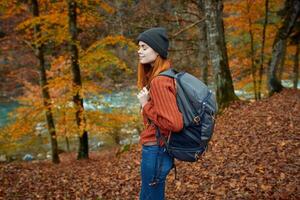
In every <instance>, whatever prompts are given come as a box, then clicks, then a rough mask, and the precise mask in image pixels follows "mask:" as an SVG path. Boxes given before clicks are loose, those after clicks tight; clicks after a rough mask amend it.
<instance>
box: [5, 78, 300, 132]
mask: <svg viewBox="0 0 300 200" xmlns="http://www.w3.org/2000/svg"><path fill="white" fill-rule="evenodd" d="M281 83H282V85H283V86H284V87H286V88H291V87H293V82H292V81H290V80H282V81H281ZM298 89H300V81H299V82H298ZM235 93H236V95H237V96H238V97H241V98H242V99H253V98H254V95H253V93H252V92H250V93H249V92H246V91H244V90H235ZM136 94H137V91H136V90H134V89H127V90H124V91H119V92H113V93H111V94H105V95H103V96H102V97H101V98H94V99H85V100H84V108H85V109H86V110H101V111H104V112H107V113H109V112H112V110H113V109H115V108H120V109H126V110H127V111H128V112H130V111H132V110H135V109H136V108H138V107H139V102H138V99H137V97H136ZM18 106H19V104H18V103H17V102H0V127H3V126H4V125H5V124H7V123H8V122H9V120H10V119H9V117H8V113H9V112H11V111H13V110H14V109H15V108H17V107H18Z"/></svg>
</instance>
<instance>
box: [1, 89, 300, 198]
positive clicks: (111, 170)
mask: <svg viewBox="0 0 300 200" xmlns="http://www.w3.org/2000/svg"><path fill="white" fill-rule="evenodd" d="M299 147H300V92H299V91H296V90H284V91H283V92H282V93H280V94H276V95H274V96H273V97H271V98H269V99H264V100H262V101H258V102H253V103H250V102H236V103H234V104H232V105H231V106H230V107H229V108H228V109H226V110H225V111H224V113H223V114H222V115H220V116H218V118H217V124H216V128H215V135H214V138H213V140H212V142H211V145H210V149H209V151H208V152H207V153H206V154H205V156H204V157H203V158H202V159H201V160H200V161H199V162H197V163H182V162H181V163H179V162H177V164H176V165H177V171H178V172H177V175H178V180H174V172H173V171H172V172H171V173H170V175H169V177H168V181H167V188H166V190H167V199H179V200H181V199H185V200H193V199H195V200H198V199H300V148H299ZM140 150H141V148H140V146H138V145H134V146H132V148H131V150H130V151H128V152H125V153H122V154H120V155H119V156H115V155H116V150H110V151H108V150H106V151H103V152H91V155H90V157H91V159H90V160H87V161H77V160H76V155H75V154H74V153H73V154H62V155H61V160H62V163H61V164H59V165H53V164H51V163H50V162H49V161H40V162H31V163H26V162H12V163H8V164H1V165H0V199H99V200H100V199H105V200H106V199H122V200H123V199H124V200H126V199H128V200H129V199H130V200H131V199H138V192H139V187H140V179H139V162H140Z"/></svg>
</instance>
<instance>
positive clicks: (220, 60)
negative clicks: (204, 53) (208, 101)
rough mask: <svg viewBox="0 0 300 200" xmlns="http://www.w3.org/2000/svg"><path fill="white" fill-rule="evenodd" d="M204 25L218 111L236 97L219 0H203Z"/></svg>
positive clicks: (221, 4) (221, 7)
mask: <svg viewBox="0 0 300 200" xmlns="http://www.w3.org/2000/svg"><path fill="white" fill-rule="evenodd" d="M204 12H205V17H206V19H205V23H206V28H207V43H208V49H209V56H210V61H211V64H212V66H213V70H214V82H215V86H216V97H217V102H218V106H219V109H221V110H222V109H223V108H224V107H226V106H228V105H229V103H230V102H231V101H234V100H236V99H238V98H237V96H236V95H235V94H234V88H233V83H232V78H231V74H230V70H229V66H228V57H227V50H226V44H225V36H224V25H223V19H222V13H223V3H222V1H221V0H215V1H211V0H204Z"/></svg>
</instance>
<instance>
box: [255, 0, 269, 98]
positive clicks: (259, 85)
mask: <svg viewBox="0 0 300 200" xmlns="http://www.w3.org/2000/svg"><path fill="white" fill-rule="evenodd" d="M268 15H269V0H266V1H265V19H264V24H263V31H262V42H261V51H260V60H259V64H260V65H259V77H258V89H257V97H258V99H261V84H262V77H263V72H264V57H265V42H266V30H267V24H268Z"/></svg>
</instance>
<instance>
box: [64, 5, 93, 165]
mask: <svg viewBox="0 0 300 200" xmlns="http://www.w3.org/2000/svg"><path fill="white" fill-rule="evenodd" d="M76 7H77V6H76V1H74V0H68V19H69V33H70V41H69V50H70V54H71V68H72V75H73V84H74V85H73V89H74V96H73V102H74V106H75V109H76V124H77V126H78V130H79V149H78V155H77V158H78V159H87V158H88V157H89V145H88V133H87V130H86V129H85V126H86V120H85V116H84V107H83V99H82V97H81V96H80V91H81V88H82V83H81V75H80V67H79V63H78V49H77V46H76V43H77V32H78V30H77V26H76V15H77V13H76Z"/></svg>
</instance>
